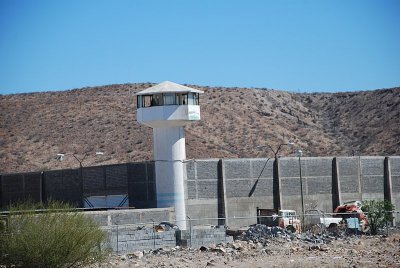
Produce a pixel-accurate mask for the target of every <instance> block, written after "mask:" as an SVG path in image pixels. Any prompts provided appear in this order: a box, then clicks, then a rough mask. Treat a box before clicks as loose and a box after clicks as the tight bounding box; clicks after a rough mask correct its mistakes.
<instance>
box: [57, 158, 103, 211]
mask: <svg viewBox="0 0 400 268" xmlns="http://www.w3.org/2000/svg"><path fill="white" fill-rule="evenodd" d="M70 155H72V156H73V157H74V158H75V159H76V161H78V162H79V180H80V183H81V191H82V201H81V202H82V204H81V206H82V207H84V202H85V197H84V195H83V165H82V163H83V161H84V160H85V158H86V157H87V156H88V154H87V153H85V154H84V156H83V157H82V158H78V157H77V156H76V155H75V154H70ZM100 155H104V152H96V156H100ZM64 157H65V154H57V159H58V160H59V161H63V160H64Z"/></svg>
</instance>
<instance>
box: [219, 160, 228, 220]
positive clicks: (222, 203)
mask: <svg viewBox="0 0 400 268" xmlns="http://www.w3.org/2000/svg"><path fill="white" fill-rule="evenodd" d="M226 198H227V196H226V183H225V165H224V160H223V159H220V160H219V161H218V218H225V220H223V219H218V225H225V226H227V225H228V209H227V207H226V204H227V200H226Z"/></svg>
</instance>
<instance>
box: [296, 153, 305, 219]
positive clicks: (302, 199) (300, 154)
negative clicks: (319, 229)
mask: <svg viewBox="0 0 400 268" xmlns="http://www.w3.org/2000/svg"><path fill="white" fill-rule="evenodd" d="M296 155H297V157H298V158H299V170H300V195H301V215H302V216H301V217H302V223H304V197H303V177H302V174H301V173H302V172H301V157H302V156H303V151H302V150H297V151H296Z"/></svg>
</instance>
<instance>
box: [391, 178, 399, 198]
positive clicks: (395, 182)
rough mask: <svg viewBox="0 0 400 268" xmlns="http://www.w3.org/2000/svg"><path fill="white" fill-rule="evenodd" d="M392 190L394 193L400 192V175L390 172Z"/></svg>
mask: <svg viewBox="0 0 400 268" xmlns="http://www.w3.org/2000/svg"><path fill="white" fill-rule="evenodd" d="M392 190H393V192H394V193H400V175H393V174H392Z"/></svg>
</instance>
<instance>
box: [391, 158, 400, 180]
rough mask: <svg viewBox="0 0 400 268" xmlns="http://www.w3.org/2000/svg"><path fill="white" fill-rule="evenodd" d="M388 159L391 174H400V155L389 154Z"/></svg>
mask: <svg viewBox="0 0 400 268" xmlns="http://www.w3.org/2000/svg"><path fill="white" fill-rule="evenodd" d="M389 159H390V170H391V173H392V176H393V175H400V156H391V157H390V158H389Z"/></svg>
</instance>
